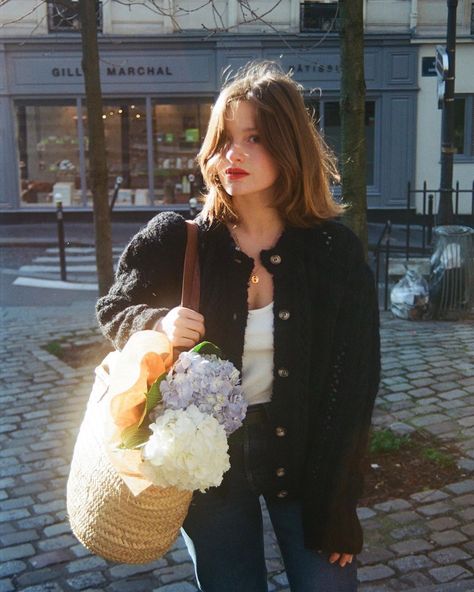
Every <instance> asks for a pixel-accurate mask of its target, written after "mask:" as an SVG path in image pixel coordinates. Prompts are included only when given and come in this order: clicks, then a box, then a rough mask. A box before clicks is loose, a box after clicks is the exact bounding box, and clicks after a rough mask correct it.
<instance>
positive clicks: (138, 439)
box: [119, 424, 151, 449]
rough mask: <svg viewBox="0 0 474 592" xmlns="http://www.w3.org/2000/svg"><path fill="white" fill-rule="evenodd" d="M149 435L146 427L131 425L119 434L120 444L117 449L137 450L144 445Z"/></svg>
mask: <svg viewBox="0 0 474 592" xmlns="http://www.w3.org/2000/svg"><path fill="white" fill-rule="evenodd" d="M150 435H151V430H150V428H149V427H148V426H137V425H136V424H135V425H132V426H129V427H128V428H125V429H124V430H123V432H122V434H121V438H122V443H121V444H120V446H119V448H122V449H123V448H138V447H139V446H140V445H141V444H144V443H145V442H146V441H147V440H148V438H149V437H150Z"/></svg>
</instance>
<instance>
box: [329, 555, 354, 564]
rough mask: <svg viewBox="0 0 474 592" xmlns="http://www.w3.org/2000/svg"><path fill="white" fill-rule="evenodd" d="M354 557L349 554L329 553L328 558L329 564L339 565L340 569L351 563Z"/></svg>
mask: <svg viewBox="0 0 474 592" xmlns="http://www.w3.org/2000/svg"><path fill="white" fill-rule="evenodd" d="M353 558H354V555H349V553H331V555H330V556H329V563H336V562H337V563H339V565H340V566H341V567H344V566H346V565H347V564H348V563H352V560H353Z"/></svg>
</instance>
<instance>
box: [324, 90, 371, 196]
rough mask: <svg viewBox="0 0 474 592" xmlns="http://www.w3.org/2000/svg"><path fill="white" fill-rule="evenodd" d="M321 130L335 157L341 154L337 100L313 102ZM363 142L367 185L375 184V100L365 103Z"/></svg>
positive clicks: (339, 118)
mask: <svg viewBox="0 0 474 592" xmlns="http://www.w3.org/2000/svg"><path fill="white" fill-rule="evenodd" d="M313 108H315V109H316V113H317V115H318V117H317V118H316V121H318V122H319V126H320V129H321V132H322V133H323V135H324V139H325V140H326V142H327V144H328V145H329V146H330V148H331V149H332V150H333V151H334V153H335V154H336V156H337V157H339V156H340V154H341V117H340V112H339V102H338V101H320V102H319V103H315V104H313ZM365 142H366V162H367V170H366V175H367V185H368V186H373V185H375V177H374V175H375V160H374V159H375V101H367V102H366V103H365Z"/></svg>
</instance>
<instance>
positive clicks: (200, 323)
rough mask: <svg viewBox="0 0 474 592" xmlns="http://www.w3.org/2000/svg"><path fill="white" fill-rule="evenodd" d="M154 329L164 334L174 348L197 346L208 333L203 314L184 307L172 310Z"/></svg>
mask: <svg viewBox="0 0 474 592" xmlns="http://www.w3.org/2000/svg"><path fill="white" fill-rule="evenodd" d="M154 329H155V330H156V331H161V333H164V334H165V335H166V337H167V338H168V339H169V341H170V343H171V345H172V346H173V347H182V348H187V349H190V348H191V347H193V346H195V345H196V343H198V342H199V341H200V340H201V338H202V337H203V336H204V333H205V331H206V329H205V327H204V317H203V316H202V314H199V313H198V312H196V311H195V310H191V309H190V308H184V307H183V306H177V307H176V308H172V309H171V310H170V311H169V312H168V313H167V314H166V315H165V316H164V317H162V318H161V319H160V320H159V321H158V322H157V323H156V325H155V327H154Z"/></svg>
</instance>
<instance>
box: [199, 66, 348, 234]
mask: <svg viewBox="0 0 474 592" xmlns="http://www.w3.org/2000/svg"><path fill="white" fill-rule="evenodd" d="M302 91H303V88H302V87H301V86H300V85H298V84H297V83H296V82H295V81H294V80H293V79H292V78H291V77H290V76H289V75H288V74H285V73H284V72H283V71H282V70H281V68H280V67H279V66H278V65H277V64H276V63H273V62H254V63H251V64H249V65H248V66H246V67H245V68H244V69H243V70H241V71H239V72H238V73H237V75H236V77H234V78H233V79H232V80H231V81H230V82H229V83H228V84H226V85H225V86H224V87H223V89H222V91H221V93H220V95H219V97H218V99H217V101H216V103H215V104H214V106H213V108H212V112H211V117H210V120H209V126H208V128H207V133H206V136H205V138H204V142H203V144H202V147H201V150H200V152H199V154H198V157H197V159H198V163H199V166H200V167H201V172H202V175H203V178H204V182H205V184H206V187H207V191H206V193H205V195H204V197H205V202H204V206H203V212H202V215H203V217H204V218H206V219H208V220H209V221H211V222H212V221H213V220H219V221H221V222H236V221H238V216H237V213H236V212H235V210H234V209H233V207H232V197H231V196H230V195H229V194H228V193H227V192H226V191H225V190H224V188H223V187H222V185H221V183H220V181H219V177H218V174H217V161H218V159H217V158H216V156H218V155H219V154H220V153H222V151H223V150H224V148H225V145H226V140H227V138H226V126H225V119H226V117H228V116H229V111H230V109H232V107H233V106H235V104H236V103H238V102H239V101H249V102H250V103H252V104H253V105H255V107H256V125H257V129H258V132H259V135H260V140H261V142H262V144H263V145H264V146H265V148H266V149H267V150H268V152H269V153H270V155H271V156H272V157H273V159H274V160H275V162H276V163H277V166H278V169H279V171H280V173H279V177H278V179H277V181H276V183H275V201H274V207H275V208H276V209H277V210H278V211H279V213H280V215H281V216H282V218H283V220H284V221H285V222H287V223H288V224H290V225H292V226H298V227H309V226H313V225H314V224H315V223H317V222H320V221H322V220H326V219H329V218H335V217H336V216H339V215H340V214H342V213H343V212H344V210H345V206H344V205H342V204H339V203H336V201H335V200H334V199H333V196H332V193H331V188H330V185H331V182H338V181H339V175H338V172H337V168H336V160H335V157H334V155H333V153H332V152H331V151H330V149H329V148H328V147H327V145H326V144H325V142H324V140H323V139H322V138H321V136H320V134H319V133H318V131H317V130H316V127H315V123H314V120H313V117H312V116H311V114H310V112H309V110H308V109H307V108H306V105H305V103H304V99H303V94H302Z"/></svg>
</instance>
